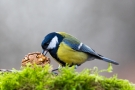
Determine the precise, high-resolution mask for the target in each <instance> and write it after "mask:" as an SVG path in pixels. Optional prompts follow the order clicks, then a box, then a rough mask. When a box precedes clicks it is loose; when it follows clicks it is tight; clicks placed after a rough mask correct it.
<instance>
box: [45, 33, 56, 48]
mask: <svg viewBox="0 0 135 90" xmlns="http://www.w3.org/2000/svg"><path fill="white" fill-rule="evenodd" d="M57 43H58V37H57V36H55V37H54V38H53V39H52V40H51V42H50V44H49V45H48V47H47V49H53V48H55V47H56V45H57Z"/></svg>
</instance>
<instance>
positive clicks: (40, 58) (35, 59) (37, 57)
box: [21, 52, 50, 66]
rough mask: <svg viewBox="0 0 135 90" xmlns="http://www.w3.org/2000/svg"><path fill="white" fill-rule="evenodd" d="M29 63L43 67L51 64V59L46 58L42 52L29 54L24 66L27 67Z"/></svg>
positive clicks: (25, 58) (23, 61) (23, 60)
mask: <svg viewBox="0 0 135 90" xmlns="http://www.w3.org/2000/svg"><path fill="white" fill-rule="evenodd" d="M27 63H30V64H31V65H33V64H37V65H41V66H45V65H46V64H50V58H48V57H46V56H44V55H43V54H42V53H40V52H33V53H28V55H26V56H25V57H24V58H23V59H22V63H21V65H22V66H26V65H27Z"/></svg>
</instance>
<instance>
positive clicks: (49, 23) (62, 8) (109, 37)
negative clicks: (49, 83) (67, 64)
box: [0, 0, 135, 83]
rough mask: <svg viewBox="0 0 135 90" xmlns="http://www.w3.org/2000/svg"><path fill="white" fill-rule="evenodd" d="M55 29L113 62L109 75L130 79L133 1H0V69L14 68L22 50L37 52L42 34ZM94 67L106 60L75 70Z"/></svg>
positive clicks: (134, 63) (134, 43) (134, 68)
mask: <svg viewBox="0 0 135 90" xmlns="http://www.w3.org/2000/svg"><path fill="white" fill-rule="evenodd" d="M54 31H64V32H67V33H70V34H72V35H74V36H75V37H77V38H78V39H80V40H81V41H82V42H83V43H85V44H87V45H89V46H90V47H91V48H93V49H94V50H95V51H96V52H98V53H100V54H102V55H104V56H106V57H108V58H111V59H114V60H116V61H118V62H119V63H120V65H119V66H116V65H113V68H114V70H113V74H115V73H117V74H118V77H119V78H122V79H128V80H129V81H131V82H133V83H135V0H40V1H37V0H0V68H16V69H19V68H20V64H21V60H22V58H23V57H24V55H26V54H27V53H29V52H34V51H41V50H42V49H41V46H40V45H41V41H42V40H43V38H44V36H45V35H46V34H48V33H50V32H54ZM48 56H49V53H48ZM49 57H50V56H49ZM52 65H53V66H54V67H55V68H56V67H57V66H58V64H57V63H56V62H55V61H53V60H52ZM94 66H97V67H98V68H99V69H105V68H107V66H108V63H106V62H103V61H100V60H94V61H91V62H86V63H84V64H83V65H81V66H80V67H79V68H78V69H77V70H78V71H81V70H83V69H84V68H92V67H94ZM104 75H106V76H112V74H108V73H104Z"/></svg>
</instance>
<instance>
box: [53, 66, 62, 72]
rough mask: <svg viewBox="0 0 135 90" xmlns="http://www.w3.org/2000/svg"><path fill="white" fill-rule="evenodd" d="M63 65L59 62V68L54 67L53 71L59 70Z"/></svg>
mask: <svg viewBox="0 0 135 90" xmlns="http://www.w3.org/2000/svg"><path fill="white" fill-rule="evenodd" d="M61 67H62V66H61V65H60V64H59V66H58V68H56V69H53V70H52V72H54V71H57V70H59V69H60V68H61Z"/></svg>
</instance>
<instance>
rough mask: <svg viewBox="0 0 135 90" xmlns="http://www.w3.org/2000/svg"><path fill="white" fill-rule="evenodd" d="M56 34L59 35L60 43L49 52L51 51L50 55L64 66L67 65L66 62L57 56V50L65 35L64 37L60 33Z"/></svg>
mask: <svg viewBox="0 0 135 90" xmlns="http://www.w3.org/2000/svg"><path fill="white" fill-rule="evenodd" d="M56 36H57V37H58V43H57V45H56V47H55V48H53V49H51V50H49V53H50V55H51V56H52V57H53V58H55V59H56V60H57V61H58V62H59V63H60V64H61V65H62V66H65V65H66V63H64V62H63V61H62V60H60V59H59V58H58V56H57V50H58V49H59V45H60V43H61V42H62V40H63V38H64V37H62V36H61V35H59V34H57V35H56Z"/></svg>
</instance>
